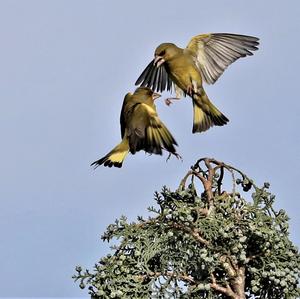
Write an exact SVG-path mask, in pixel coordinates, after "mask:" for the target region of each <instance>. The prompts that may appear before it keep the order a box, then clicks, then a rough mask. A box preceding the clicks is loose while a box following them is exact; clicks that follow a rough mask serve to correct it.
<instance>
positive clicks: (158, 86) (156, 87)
mask: <svg viewBox="0 0 300 299" xmlns="http://www.w3.org/2000/svg"><path fill="white" fill-rule="evenodd" d="M135 85H140V86H144V87H149V88H151V89H152V90H153V91H157V92H162V91H164V90H166V89H167V90H168V91H169V90H172V81H171V79H170V77H169V75H168V73H167V70H166V67H165V65H164V63H163V64H162V65H161V66H159V67H158V68H157V67H156V66H155V65H154V59H153V60H152V61H151V62H150V63H149V64H148V66H147V67H146V68H145V69H144V71H143V72H142V74H141V75H140V76H139V78H138V79H137V80H136V82H135Z"/></svg>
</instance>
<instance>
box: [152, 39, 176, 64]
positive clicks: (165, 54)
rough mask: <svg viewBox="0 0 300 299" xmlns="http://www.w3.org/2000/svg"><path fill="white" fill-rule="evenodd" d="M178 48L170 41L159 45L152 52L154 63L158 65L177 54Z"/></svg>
mask: <svg viewBox="0 0 300 299" xmlns="http://www.w3.org/2000/svg"><path fill="white" fill-rule="evenodd" d="M178 50H179V48H178V47H177V46H176V45H174V44H172V43H164V44H161V45H159V46H158V47H157V48H156V50H155V52H154V57H155V59H154V65H155V66H156V67H160V66H161V65H162V64H163V63H165V62H166V61H168V60H170V59H171V58H172V57H174V56H175V55H176V54H178Z"/></svg>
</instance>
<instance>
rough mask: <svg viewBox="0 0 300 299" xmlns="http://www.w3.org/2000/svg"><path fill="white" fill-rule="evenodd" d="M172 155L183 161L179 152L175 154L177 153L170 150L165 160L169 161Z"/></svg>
mask: <svg viewBox="0 0 300 299" xmlns="http://www.w3.org/2000/svg"><path fill="white" fill-rule="evenodd" d="M172 155H174V156H175V157H176V158H177V159H178V160H179V159H180V160H181V162H183V159H182V157H181V156H180V155H179V154H177V153H171V152H169V155H168V157H167V160H166V162H168V161H169V159H170V158H171V156H172Z"/></svg>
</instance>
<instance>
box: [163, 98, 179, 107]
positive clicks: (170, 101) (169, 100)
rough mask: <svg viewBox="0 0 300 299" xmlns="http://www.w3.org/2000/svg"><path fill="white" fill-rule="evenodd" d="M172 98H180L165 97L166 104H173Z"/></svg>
mask: <svg viewBox="0 0 300 299" xmlns="http://www.w3.org/2000/svg"><path fill="white" fill-rule="evenodd" d="M174 100H180V98H167V99H165V103H166V105H167V106H170V105H171V104H173V102H172V101H174Z"/></svg>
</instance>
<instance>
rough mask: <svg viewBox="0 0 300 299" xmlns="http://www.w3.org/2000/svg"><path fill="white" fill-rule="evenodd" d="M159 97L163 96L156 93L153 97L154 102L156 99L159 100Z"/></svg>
mask: <svg viewBox="0 0 300 299" xmlns="http://www.w3.org/2000/svg"><path fill="white" fill-rule="evenodd" d="M159 97H161V95H160V94H159V93H156V92H154V93H153V95H152V99H153V101H155V100H156V99H158V98H159Z"/></svg>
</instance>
